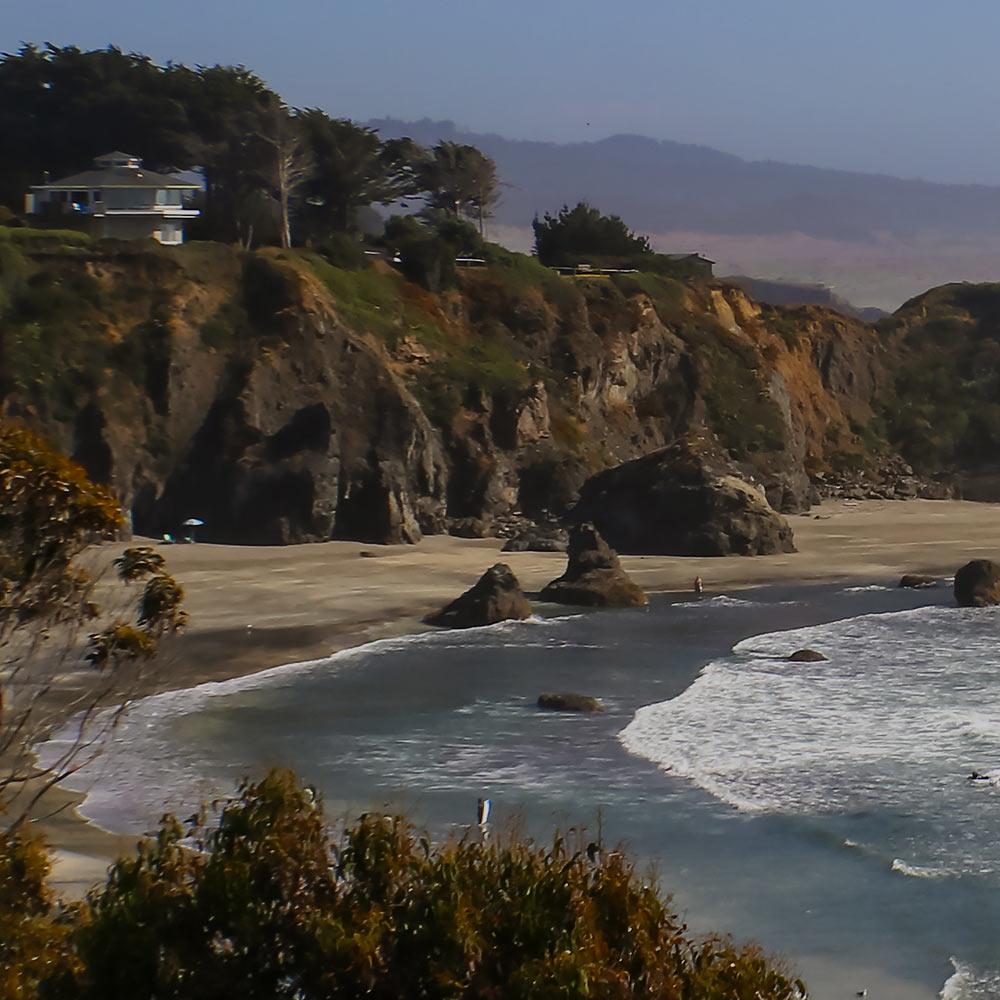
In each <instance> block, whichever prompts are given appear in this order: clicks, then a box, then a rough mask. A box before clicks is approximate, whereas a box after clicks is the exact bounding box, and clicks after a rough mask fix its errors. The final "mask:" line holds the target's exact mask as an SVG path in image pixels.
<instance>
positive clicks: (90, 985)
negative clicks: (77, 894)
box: [73, 771, 805, 1000]
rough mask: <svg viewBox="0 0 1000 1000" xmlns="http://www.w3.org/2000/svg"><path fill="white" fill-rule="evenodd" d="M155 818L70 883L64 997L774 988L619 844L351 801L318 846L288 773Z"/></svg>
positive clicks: (743, 996)
mask: <svg viewBox="0 0 1000 1000" xmlns="http://www.w3.org/2000/svg"><path fill="white" fill-rule="evenodd" d="M184 832H185V831H184V830H183V829H182V827H181V826H180V824H178V823H177V822H176V821H175V820H173V819H170V818H168V819H167V820H165V822H164V824H163V826H162V828H161V830H160V832H159V834H158V835H157V837H156V838H155V839H154V840H151V841H146V842H144V843H143V844H141V845H140V846H139V849H138V852H137V854H136V855H135V857H134V858H131V859H125V860H122V861H120V862H119V863H118V864H117V865H115V867H114V868H113V869H112V870H111V873H110V875H109V878H108V883H107V885H106V886H103V887H101V888H99V889H96V890H95V891H94V892H93V893H92V894H91V896H90V897H89V899H88V902H87V907H86V913H85V915H84V918H83V919H82V920H81V921H80V924H79V926H78V929H77V930H76V933H75V936H74V942H75V944H76V947H77V950H78V955H79V960H80V964H81V970H80V971H79V973H78V974H77V977H76V982H75V984H74V989H75V990H76V992H75V993H74V994H73V995H74V996H77V997H80V998H82V1000H87V998H90V997H93V998H98V997H101V998H103V997H108V996H128V997H130V998H133V1000H143V998H145V997H149V998H152V997H159V998H169V997H176V998H178V1000H179V998H182V997H210V996H232V995H238V996H241V997H246V998H248V1000H254V998H258V997H259V998H261V1000H274V998H278V1000H280V998H282V997H287V998H289V1000H291V998H296V1000H312V998H335V997H344V998H345V1000H346V998H353V997H359V996H367V997H371V998H373V1000H383V998H384V1000H409V998H413V1000H417V998H420V1000H426V998H431V1000H445V998H451V997H464V998H468V1000H477V998H479V1000H494V998H497V997H501V996H503V997H520V998H524V1000H536V998H537V1000H543V998H544V1000H548V998H554V997H564V998H567V1000H570V998H582V997H587V996H591V997H609V998H621V1000H626V998H640V997H641V998H649V997H664V998H676V1000H717V998H719V997H722V996H725V997H727V998H733V1000H792V998H795V997H800V996H803V997H804V996H805V988H804V986H802V985H801V984H799V983H797V982H794V981H793V980H792V979H791V978H790V977H789V976H788V975H787V974H786V973H785V972H784V971H783V970H782V969H781V967H780V966H778V965H776V964H775V963H774V962H771V961H768V960H767V959H765V957H764V956H763V955H762V954H761V953H760V952H759V951H758V950H757V949H754V948H738V947H736V946H734V945H733V944H731V943H730V942H727V941H725V940H720V939H709V940H707V941H695V940H691V939H689V938H687V937H686V936H685V933H684V927H683V925H682V924H681V923H680V922H679V921H678V919H677V917H676V916H675V915H674V914H673V913H672V912H671V910H670V909H669V906H668V904H667V902H666V901H665V900H664V899H663V898H662V897H661V895H660V893H659V891H658V887H657V885H656V883H655V881H654V880H652V879H650V878H649V877H646V876H644V875H642V874H641V873H640V872H638V871H637V869H636V867H635V865H634V863H633V862H632V861H630V860H629V859H628V858H627V857H626V856H625V855H624V853H622V852H621V851H614V850H607V849H605V847H604V845H602V844H599V843H591V844H589V845H585V844H584V842H583V841H582V840H581V841H580V842H579V843H576V842H571V841H567V840H566V839H565V838H563V837H561V836H558V835H557V836H556V837H555V838H554V839H553V841H552V843H551V844H549V845H540V844H535V843H531V842H528V841H524V840H521V839H518V838H516V837H501V838H498V839H496V840H492V841H484V840H483V839H482V838H481V837H480V835H479V834H478V832H474V833H469V834H467V835H466V836H465V837H461V838H456V839H452V840H450V841H448V842H446V843H444V844H440V845H432V844H431V843H430V842H429V841H428V840H427V839H426V838H425V837H423V836H421V835H420V834H419V833H418V831H416V830H414V829H413V827H411V826H410V825H409V824H408V823H407V822H406V821H405V820H404V819H402V818H399V817H391V816H383V815H381V814H379V815H364V816H362V817H360V819H358V820H357V821H356V822H355V823H353V824H351V825H349V826H348V827H347V828H346V829H345V830H344V832H343V834H342V836H341V838H340V842H339V844H337V845H336V846H334V845H333V844H331V842H330V840H329V834H328V831H327V827H326V824H325V822H324V819H323V815H322V810H321V806H320V803H319V802H318V800H317V798H316V796H315V794H314V793H313V792H312V791H311V790H310V789H306V788H303V787H302V786H301V785H299V783H298V782H297V781H296V780H295V779H294V778H293V777H292V776H291V775H289V774H288V773H285V772H280V771H276V772H272V773H271V774H270V775H268V776H267V777H266V778H265V779H264V780H263V781H261V782H260V783H258V784H255V785H251V784H245V785H244V786H243V788H242V789H241V793H240V795H239V797H238V798H237V799H235V800H233V801H231V802H229V803H228V804H226V805H225V807H224V808H223V810H222V813H221V816H220V817H219V819H218V822H217V823H216V824H215V825H214V826H211V827H205V826H204V825H203V824H202V823H198V824H196V826H195V827H194V828H193V829H192V830H191V831H190V834H191V836H192V838H193V840H194V842H195V845H196V846H197V847H198V848H199V850H196V851H191V850H187V849H185V848H184V847H183V846H182V843H181V840H182V837H183V835H184Z"/></svg>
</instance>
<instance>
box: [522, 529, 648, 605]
mask: <svg viewBox="0 0 1000 1000" xmlns="http://www.w3.org/2000/svg"><path fill="white" fill-rule="evenodd" d="M539 598H540V599H541V600H543V601H553V602H554V603H556V604H576V605H583V606H587V607H603V608H630V607H637V606H640V605H643V604H648V603H649V600H648V598H647V597H646V595H645V593H643V591H642V589H641V588H640V587H638V586H637V585H636V584H634V583H633V582H632V581H631V580H630V579H629V578H628V575H627V574H626V573H625V570H623V569H622V567H621V563H620V562H619V561H618V556H617V555H616V554H615V552H614V551H613V550H612V549H611V548H610V547H609V546H608V543H607V542H606V541H604V539H603V538H602V537H601V535H600V533H599V532H598V531H597V529H596V528H595V527H594V526H593V525H592V524H580V525H577V526H576V527H575V528H573V529H572V531H570V535H569V563H568V565H567V567H566V572H565V573H563V575H562V576H560V577H559V578H558V579H556V580H553V581H552V582H551V583H550V584H548V586H546V587H545V588H544V589H543V590H542V592H541V594H539Z"/></svg>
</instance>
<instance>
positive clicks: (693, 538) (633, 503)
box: [573, 442, 795, 556]
mask: <svg viewBox="0 0 1000 1000" xmlns="http://www.w3.org/2000/svg"><path fill="white" fill-rule="evenodd" d="M573 516H574V518H578V519H579V520H581V521H592V522H593V523H594V524H595V525H596V526H597V529H598V531H600V532H601V534H602V535H603V536H604V537H605V538H606V539H607V540H608V544H609V545H611V546H612V547H613V548H615V549H617V550H618V551H619V552H628V553H634V554H644V555H676V556H728V555H742V556H756V555H772V554H774V553H778V552H794V551H795V545H794V543H793V541H792V529H791V527H789V524H788V522H787V521H786V520H785V519H784V518H783V517H782V516H781V515H780V514H778V513H776V512H775V511H774V510H773V508H772V507H771V506H770V504H768V502H767V499H766V498H765V497H764V495H763V493H762V492H760V491H759V490H758V489H756V488H755V487H754V486H751V485H750V484H749V483H747V482H745V481H744V480H742V479H739V478H738V477H736V476H734V475H732V474H730V472H729V470H728V468H727V466H726V464H725V463H724V462H722V461H721V460H720V459H718V458H716V457H712V456H710V455H708V454H707V453H706V452H705V451H703V450H701V449H700V448H699V447H698V446H697V444H696V443H691V442H681V443H679V444H676V445H672V446H671V447H669V448H664V449H662V450H660V451H656V452H653V453H652V454H650V455H646V456H644V457H643V458H638V459H635V460H634V461H632V462H626V463H625V464H624V465H619V466H618V467H617V468H614V469H609V470H607V471H606V472H601V473H599V474H598V475H596V476H593V477H592V478H591V479H588V480H587V482H586V483H584V486H583V489H582V490H581V493H580V502H579V503H578V504H577V506H576V509H575V510H574V512H573Z"/></svg>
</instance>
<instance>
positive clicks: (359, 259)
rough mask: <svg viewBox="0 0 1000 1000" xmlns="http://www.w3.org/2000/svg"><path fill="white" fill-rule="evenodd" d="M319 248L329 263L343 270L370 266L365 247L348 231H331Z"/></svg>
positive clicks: (357, 269)
mask: <svg viewBox="0 0 1000 1000" xmlns="http://www.w3.org/2000/svg"><path fill="white" fill-rule="evenodd" d="M318 249H319V252H320V254H321V255H322V257H323V258H324V259H325V260H326V261H327V262H328V263H330V264H332V265H333V266H334V267H339V268H340V269H341V270H344V271H360V270H361V268H363V267H367V266H368V258H367V257H365V250H364V247H363V246H362V244H361V243H359V242H358V240H357V239H356V238H355V237H354V236H351V235H349V234H348V233H331V234H330V235H329V236H328V237H327V238H326V239H325V240H323V242H322V243H320V244H319V247H318Z"/></svg>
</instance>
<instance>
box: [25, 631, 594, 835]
mask: <svg viewBox="0 0 1000 1000" xmlns="http://www.w3.org/2000/svg"><path fill="white" fill-rule="evenodd" d="M577 617H580V616H579V615H570V616H564V617H561V618H541V617H538V616H532V617H531V618H529V619H526V620H524V621H516V622H515V621H510V622H499V623H497V624H494V625H487V626H483V627H480V628H472V629H463V630H435V631H430V632H422V633H418V634H416V635H406V636H398V637H393V638H387V639H377V640H374V641H372V642H368V643H364V644H363V645H360V646H354V647H352V648H350V649H344V650H340V651H338V652H335V653H333V654H331V655H330V656H327V657H323V658H320V659H315V660H304V661H301V662H296V663H287V664H283V665H281V666H277V667H272V668H270V669H267V670H262V671H259V672H258V673H255V674H250V675H247V676H244V677H235V678H231V679H229V680H223V681H208V682H205V683H203V684H198V685H196V686H194V687H191V688H183V689H181V690H178V691H166V692H163V693H161V694H156V695H151V696H149V697H146V698H142V699H139V700H137V701H136V702H135V703H134V704H133V705H131V706H130V707H129V710H128V712H127V713H126V714H125V715H124V716H123V718H122V720H121V722H120V723H119V725H118V727H117V729H116V730H115V732H114V734H113V737H112V739H111V740H110V741H109V742H108V744H107V745H106V747H105V749H104V752H103V753H102V754H101V755H100V756H99V757H97V758H96V759H95V760H94V761H93V762H91V763H88V764H87V765H86V766H84V767H82V768H81V769H80V770H79V771H78V772H77V773H75V774H73V775H72V776H71V777H70V778H68V779H67V780H66V781H65V782H64V784H65V785H66V787H68V788H70V789H72V790H74V791H78V792H83V793H85V798H84V801H83V803H82V804H81V805H80V807H79V811H80V813H81V814H82V815H83V816H85V817H86V818H88V819H89V820H91V821H92V822H94V823H95V824H96V825H99V826H102V827H105V828H107V829H110V830H114V831H116V832H138V831H140V830H142V829H145V827H146V826H148V825H149V823H150V822H151V820H152V819H154V818H155V817H157V816H159V815H160V814H161V813H162V812H164V811H168V810H179V809H190V808H191V806H192V803H197V802H198V801H199V800H202V799H211V798H213V797H215V796H217V795H219V794H221V793H228V792H229V791H231V787H230V786H229V784H228V783H227V784H226V786H225V787H222V786H221V785H220V779H219V778H218V776H216V777H214V778H213V777H211V776H208V775H206V773H205V767H204V763H205V762H204V761H203V760H201V759H200V758H198V757H197V755H196V754H193V753H192V754H189V753H188V752H187V748H186V746H185V743H184V741H183V740H182V739H178V737H177V731H176V730H177V726H178V725H179V724H180V723H182V721H183V720H184V719H185V717H191V719H192V724H193V725H196V726H197V727H198V731H199V733H201V734H202V735H203V734H204V730H205V727H206V726H211V725H214V724H215V723H214V721H213V720H212V718H211V717H210V715H209V714H208V710H209V709H210V707H211V706H212V704H213V703H214V702H215V701H216V700H218V699H226V698H232V697H234V696H239V695H241V694H244V693H248V692H253V691H261V690H266V689H269V688H281V687H284V686H287V685H289V684H291V683H293V682H294V681H297V680H300V679H301V678H303V677H307V676H309V675H310V674H313V673H318V672H322V673H324V674H328V673H332V672H334V671H342V670H345V669H350V668H352V667H354V666H356V665H358V664H360V663H362V662H363V661H365V660H366V659H370V658H372V657H383V656H394V655H397V654H398V653H399V652H401V651H403V650H405V649H409V648H412V647H414V646H432V647H434V648H435V649H463V648H475V647H479V646H481V645H482V642H483V636H484V635H485V636H496V641H503V640H504V638H505V637H506V636H507V635H508V634H511V633H517V632H520V633H521V634H522V635H527V636H530V637H531V638H530V639H529V640H528V641H524V640H523V639H522V640H521V641H519V642H518V646H519V647H521V646H523V647H524V648H527V649H531V648H539V649H544V648H594V647H592V646H585V645H584V644H581V643H577V642H574V641H572V640H567V639H565V638H563V637H562V633H563V632H564V626H565V624H566V623H567V622H568V621H570V620H572V619H573V618H577ZM247 641H252V640H247ZM109 711H112V710H109ZM100 724H101V720H100V719H98V720H97V722H96V723H95V726H100ZM75 735H76V728H75V725H74V723H73V722H70V723H69V724H68V725H67V726H66V727H64V728H63V729H62V730H60V731H59V732H57V733H56V734H55V735H54V736H53V737H52V739H50V740H49V741H47V742H46V743H43V744H41V745H40V746H39V747H38V754H39V758H40V760H41V762H42V763H43V764H44V763H46V762H52V761H55V760H58V758H59V755H60V754H61V753H62V752H64V751H65V750H66V748H67V746H68V744H69V741H71V740H72V739H74V737H75ZM220 770H221V769H220Z"/></svg>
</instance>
